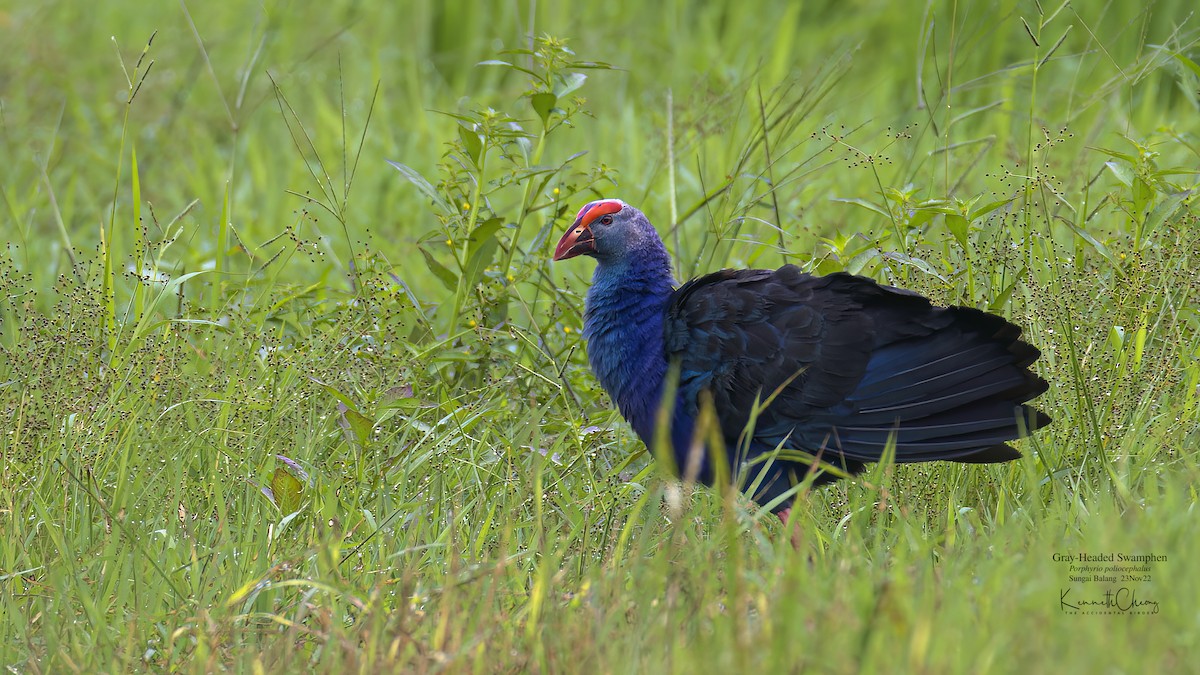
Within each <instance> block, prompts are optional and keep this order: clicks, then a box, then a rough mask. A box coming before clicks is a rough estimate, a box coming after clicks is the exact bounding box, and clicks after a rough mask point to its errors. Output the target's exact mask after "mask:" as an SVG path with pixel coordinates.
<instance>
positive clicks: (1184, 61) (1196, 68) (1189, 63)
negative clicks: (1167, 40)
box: [1171, 54, 1200, 77]
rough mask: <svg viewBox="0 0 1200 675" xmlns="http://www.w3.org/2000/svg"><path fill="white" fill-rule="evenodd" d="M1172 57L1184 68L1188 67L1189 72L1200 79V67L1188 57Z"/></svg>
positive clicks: (1181, 55) (1176, 55) (1180, 55)
mask: <svg viewBox="0 0 1200 675" xmlns="http://www.w3.org/2000/svg"><path fill="white" fill-rule="evenodd" d="M1171 56H1174V57H1175V60H1177V61H1179V62H1180V63H1182V64H1183V65H1184V66H1186V67H1187V69H1188V70H1190V71H1192V72H1193V73H1195V75H1196V77H1200V66H1198V65H1196V62H1195V61H1193V60H1191V59H1189V58H1188V57H1186V56H1184V55H1183V54H1172V55H1171Z"/></svg>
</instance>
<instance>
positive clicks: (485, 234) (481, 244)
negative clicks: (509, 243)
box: [463, 218, 504, 289]
mask: <svg viewBox="0 0 1200 675" xmlns="http://www.w3.org/2000/svg"><path fill="white" fill-rule="evenodd" d="M503 225H504V221H502V220H501V219H499V218H489V219H487V220H485V221H484V222H483V223H482V224H480V225H479V227H476V228H475V231H474V232H472V233H471V240H470V242H471V256H470V259H469V260H467V267H466V271H465V272H464V273H463V279H464V280H465V282H466V288H467V289H471V288H474V287H475V284H477V283H479V280H480V279H482V278H483V272H484V270H486V269H487V266H488V265H489V264H491V262H492V257H493V256H495V254H496V247H497V246H499V244H500V242H499V240H497V239H496V232H498V231H499V230H500V228H501V227H502V226H503Z"/></svg>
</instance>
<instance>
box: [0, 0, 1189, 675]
mask: <svg viewBox="0 0 1200 675" xmlns="http://www.w3.org/2000/svg"><path fill="white" fill-rule="evenodd" d="M485 4H487V3H476V2H466V1H463V0H449V1H446V2H433V1H428V2H427V1H421V0H414V1H412V2H405V3H395V5H396V6H390V5H387V4H386V3H376V4H360V3H353V2H343V1H333V2H325V3H319V4H314V5H309V4H304V3H267V4H253V3H245V4H242V5H234V4H231V3H186V4H184V3H180V4H178V5H176V4H173V3H132V2H110V3H91V4H89V3H69V2H60V3H34V4H31V5H29V6H16V5H11V4H8V5H0V40H2V41H3V43H4V44H5V54H6V56H5V59H4V60H3V61H2V62H0V83H3V86H2V87H0V156H2V157H3V158H4V159H3V161H0V200H2V203H0V227H2V228H3V231H4V232H5V233H6V234H7V238H8V241H9V242H10V243H9V245H8V247H7V249H6V252H5V254H4V256H3V260H2V261H0V264H2V265H3V268H4V270H3V278H2V279H0V285H2V286H3V297H2V299H0V410H2V411H3V414H4V415H5V416H6V433H4V434H3V435H0V484H2V485H3V487H4V489H3V490H0V526H2V528H3V529H2V536H0V603H2V607H3V612H2V613H0V663H2V664H3V665H4V666H5V667H6V668H7V669H9V670H10V671H12V672H99V671H103V672H133V671H149V672H165V671H172V672H174V671H183V672H213V671H250V672H293V671H300V670H302V669H315V670H319V671H340V672H351V671H353V672H388V671H396V672H399V671H403V672H429V671H451V672H519V671H534V672H613V673H623V672H650V673H657V672H679V673H691V672H798V671H801V670H812V671H818V672H855V671H859V670H864V669H866V670H869V671H885V672H886V671H913V672H934V673H941V672H960V671H968V672H1017V671H1019V672H1028V671H1033V672H1044V671H1050V670H1051V669H1052V668H1053V669H1054V671H1055V672H1083V671H1087V672H1105V673H1125V672H1129V673H1134V672H1159V671H1162V672H1180V671H1185V670H1188V669H1194V668H1195V667H1196V666H1195V655H1194V645H1195V644H1196V643H1197V641H1200V581H1198V580H1197V577H1196V575H1195V574H1194V572H1193V570H1194V567H1195V564H1196V561H1198V560H1200V540H1198V538H1197V537H1196V536H1195V532H1196V527H1197V520H1196V518H1197V508H1196V502H1197V499H1198V495H1197V489H1196V485H1197V484H1200V460H1198V459H1197V455H1196V454H1195V450H1196V448H1197V447H1198V446H1200V337H1198V336H1200V277H1198V276H1197V275H1196V273H1195V270H1196V269H1197V268H1198V267H1200V217H1198V216H1200V208H1198V206H1197V202H1196V186H1197V167H1198V166H1200V124H1198V123H1197V120H1198V119H1200V103H1198V101H1200V67H1198V66H1197V65H1196V64H1197V62H1200V43H1198V39H1200V26H1198V25H1197V23H1196V20H1195V17H1194V16H1193V15H1192V6H1191V4H1189V3H1185V2H1182V1H1174V0H1162V1H1160V2H1157V3H1154V4H1152V5H1150V6H1148V7H1145V8H1143V7H1138V6H1135V4H1134V3H1109V4H1107V5H1103V6H1101V5H1099V4H1095V5H1092V4H1089V5H1087V6H1085V5H1084V4H1083V3H1075V4H1073V5H1071V6H1068V5H1061V6H1059V5H1053V6H1052V5H1049V4H1044V3H1043V4H1041V5H1039V4H1037V3H1034V2H1003V3H934V4H931V5H929V7H928V8H924V7H920V6H918V5H909V4H905V3H890V2H882V1H880V0H864V1H863V2H856V3H850V5H847V4H846V3H815V4H814V3H804V4H799V3H787V2H778V3H774V4H770V3H763V4H762V6H758V5H759V3H728V5H722V4H717V3H699V2H686V1H684V2H674V3H665V5H666V7H661V6H660V5H659V4H658V3H634V2H625V1H620V0H618V1H616V2H608V3H591V4H589V5H587V6H585V5H584V4H583V3H549V2H542V3H536V4H534V3H494V4H495V5H496V8H490V9H489V8H486V7H484V5H485ZM751 5H754V6H753V7H752V6H751ZM531 8H535V9H536V11H534V12H532V15H531ZM152 35H154V39H153V42H152V43H151V44H150V45H149V47H148V48H146V49H144V47H145V46H146V44H147V42H148V41H149V40H150V37H151V36H152ZM110 36H111V39H110ZM535 36H553V37H552V38H549V37H548V38H547V39H545V40H542V41H539V42H531V41H530V38H531V37H535ZM559 40H566V41H567V42H566V45H567V46H569V47H570V49H571V50H572V51H573V55H572V53H570V52H567V51H564V50H563V48H562V43H561V42H559ZM531 46H532V47H535V48H537V49H540V54H541V56H540V57H537V58H535V56H534V55H531V54H524V53H517V54H511V53H504V50H509V49H529V48H531ZM485 60H505V61H507V62H508V63H510V64H512V65H514V66H519V67H520V68H524V69H527V70H530V71H531V72H532V76H531V75H530V74H528V73H526V72H522V71H521V70H519V69H517V68H513V67H506V66H502V65H490V66H477V65H476V64H477V63H479V62H481V61H485ZM593 62H596V63H605V64H611V65H612V66H613V68H612V69H608V68H602V67H601V68H597V67H592V66H594V65H596V63H593ZM577 74H583V75H586V76H587V77H586V80H582V79H580V78H579V77H578V76H577ZM552 108H555V109H557V110H554V109H552ZM564 120H565V121H566V122H567V123H565V124H564ZM511 123H517V124H519V128H517V127H513V126H511ZM581 152H586V154H583V155H578V156H577V153H581ZM386 160H392V161H395V162H398V163H401V164H402V165H404V167H405V169H404V172H403V173H401V172H398V171H397V170H396V169H394V168H392V167H391V166H389V165H388V164H387V161H386ZM421 177H423V178H421ZM596 195H603V196H619V197H622V198H624V199H625V200H626V201H629V202H631V203H635V204H638V205H640V206H641V207H642V208H643V209H644V210H645V211H646V212H647V214H648V215H649V216H650V217H651V219H652V220H653V221H654V222H655V223H656V224H657V225H658V227H659V230H660V232H662V233H663V235H664V238H665V239H666V241H667V242H668V247H669V248H671V249H672V251H673V253H674V254H675V256H676V259H677V261H679V263H680V264H679V269H680V276H681V277H685V278H686V277H689V276H691V275H694V274H697V273H701V272H705V271H711V270H714V269H718V268H720V267H725V266H748V265H756V266H773V265H778V264H781V263H782V262H784V261H791V262H796V263H798V264H802V265H805V266H806V267H808V268H810V269H813V270H815V271H820V272H829V271H835V270H842V269H847V270H851V271H854V272H858V273H863V274H869V275H871V276H874V277H876V278H879V279H881V280H886V281H889V282H892V283H896V284H899V285H903V286H906V287H909V288H913V289H915V290H919V291H922V292H924V293H926V294H928V295H930V296H931V297H933V298H935V299H936V300H938V301H939V302H944V303H959V304H967V305H973V306H978V307H981V308H985V309H988V310H990V311H994V312H998V313H1001V314H1004V315H1005V316H1009V317H1011V318H1012V319H1013V320H1014V321H1016V322H1017V323H1018V324H1021V325H1022V326H1024V327H1025V328H1026V331H1027V336H1028V339H1029V340H1030V341H1031V342H1033V343H1034V344H1036V345H1037V346H1039V347H1040V348H1041V349H1042V350H1043V358H1042V359H1041V360H1040V361H1039V362H1038V363H1039V368H1040V372H1041V374H1042V375H1043V376H1044V377H1046V379H1048V380H1049V381H1050V383H1051V387H1050V390H1049V391H1048V392H1047V393H1046V394H1045V395H1044V396H1043V397H1042V398H1041V399H1039V401H1040V402H1041V405H1042V406H1043V407H1044V408H1045V409H1046V410H1047V412H1049V413H1050V414H1051V415H1052V416H1053V417H1054V419H1055V423H1054V425H1053V426H1051V427H1050V428H1049V429H1047V430H1045V431H1043V432H1040V433H1039V434H1038V435H1037V437H1036V438H1034V439H1029V440H1026V441H1022V442H1021V443H1020V446H1021V448H1022V449H1023V450H1024V451H1025V457H1024V459H1023V460H1022V461H1020V462H1014V463H1011V464H1008V465H1003V466H962V465H948V464H936V465H919V466H903V467H892V466H878V467H875V468H874V469H873V470H872V471H871V472H870V473H868V474H866V475H864V476H862V477H860V478H859V479H857V480H854V481H850V482H844V483H842V484H839V485H837V486H834V487H831V488H828V489H822V490H817V491H814V492H812V493H811V494H805V495H802V496H801V498H800V500H799V501H798V503H797V508H796V510H795V519H796V523H797V530H796V532H795V533H789V532H785V531H784V529H783V528H782V527H781V526H780V524H779V523H778V522H777V521H776V520H775V519H774V517H773V516H771V515H770V514H767V513H763V512H761V511H760V510H759V509H758V508H757V507H755V506H754V505H753V504H750V503H748V502H746V501H744V500H742V499H737V498H734V497H733V496H732V495H723V494H721V493H720V492H718V491H715V490H707V489H703V488H700V489H693V488H691V487H690V486H679V485H677V484H675V483H673V482H671V481H669V480H667V479H666V478H665V477H664V476H662V475H661V474H660V473H659V472H658V471H657V470H656V468H655V466H654V465H653V464H652V463H651V462H649V461H648V458H647V454H646V453H645V452H643V448H642V446H641V445H640V443H639V442H638V441H637V440H636V438H634V436H633V435H632V433H631V432H630V431H629V429H628V428H627V427H625V426H624V424H623V422H621V420H620V419H619V417H618V416H617V415H616V414H615V412H613V411H612V409H611V406H610V405H609V402H608V401H607V399H606V398H605V396H604V395H603V393H602V392H601V391H600V390H599V388H598V385H597V384H596V383H595V382H594V380H593V379H592V378H591V376H590V374H589V373H588V372H587V367H586V361H585V358H584V353H585V350H584V346H583V345H582V343H581V340H580V338H579V335H578V331H579V328H580V326H581V309H582V296H583V293H584V291H585V289H586V286H587V281H586V280H587V277H588V276H589V275H590V265H589V264H588V263H586V262H579V261H575V262H573V263H567V264H551V263H550V262H549V253H550V251H551V248H552V246H553V243H554V241H556V239H557V236H558V235H559V234H560V233H561V231H562V230H563V229H564V228H565V227H566V226H567V224H568V223H569V221H570V219H571V217H572V216H573V214H574V211H575V210H576V209H577V208H578V207H579V206H580V205H581V204H582V203H584V202H585V201H587V200H589V199H591V198H593V197H594V196H596ZM1081 552H1085V553H1089V554H1110V553H1111V554H1118V553H1120V554H1126V555H1130V554H1132V555H1145V554H1154V555H1158V556H1165V560H1161V561H1158V562H1154V563H1152V564H1150V572H1149V577H1148V578H1147V579H1144V580H1137V581H1120V582H1117V583H1108V582H1093V581H1089V582H1086V583H1079V582H1073V581H1071V580H1070V579H1069V576H1070V574H1071V573H1070V572H1069V569H1068V566H1067V563H1063V562H1059V561H1056V560H1055V559H1054V557H1053V556H1054V555H1055V554H1074V555H1078V554H1079V553H1081ZM1139 574H1141V573H1139ZM1121 586H1124V587H1128V588H1131V589H1134V590H1135V591H1136V594H1137V597H1138V598H1139V599H1141V600H1143V601H1153V602H1155V603H1157V605H1155V607H1156V608H1157V611H1156V613H1153V614H1127V613H1114V614H1107V615H1075V614H1071V613H1068V612H1064V611H1063V607H1062V602H1061V600H1062V598H1061V593H1062V591H1063V590H1064V589H1067V588H1070V589H1071V591H1070V593H1071V594H1072V595H1069V596H1068V600H1070V599H1092V598H1097V597H1100V598H1102V597H1103V593H1104V591H1105V590H1108V589H1113V588H1117V587H1121ZM1151 607H1152V606H1151V605H1145V606H1144V607H1143V609H1149V608H1151ZM1189 663H1191V664H1192V665H1191V666H1189V665H1187V664H1189Z"/></svg>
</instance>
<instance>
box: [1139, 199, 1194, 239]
mask: <svg viewBox="0 0 1200 675" xmlns="http://www.w3.org/2000/svg"><path fill="white" fill-rule="evenodd" d="M1191 194H1192V191H1191V190H1184V191H1183V192H1176V193H1174V194H1171V195H1168V196H1167V198H1166V199H1164V200H1163V201H1162V203H1161V204H1159V205H1158V206H1156V207H1155V208H1154V210H1153V211H1151V212H1150V216H1149V217H1147V218H1146V224H1145V225H1143V226H1142V237H1146V236H1148V235H1149V234H1150V233H1151V232H1153V231H1154V230H1156V229H1158V226H1159V225H1162V224H1163V223H1165V222H1167V218H1170V217H1171V216H1173V215H1175V212H1176V211H1178V210H1179V205H1180V204H1182V203H1183V200H1185V199H1187V198H1188V197H1190V196H1191Z"/></svg>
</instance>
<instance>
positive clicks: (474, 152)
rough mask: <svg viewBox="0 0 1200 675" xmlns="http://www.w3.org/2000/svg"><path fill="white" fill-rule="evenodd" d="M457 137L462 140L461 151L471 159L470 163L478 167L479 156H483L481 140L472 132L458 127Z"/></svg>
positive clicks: (460, 126) (461, 126) (463, 127)
mask: <svg viewBox="0 0 1200 675" xmlns="http://www.w3.org/2000/svg"><path fill="white" fill-rule="evenodd" d="M458 137H459V138H460V139H462V144H463V149H465V150H466V151H467V156H469V157H470V158H471V163H472V164H474V165H475V166H476V167H478V166H479V156H480V155H481V154H483V139H482V138H481V137H480V136H479V134H477V133H475V131H474V130H472V129H468V128H466V127H465V126H463V125H461V124H460V125H458Z"/></svg>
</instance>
